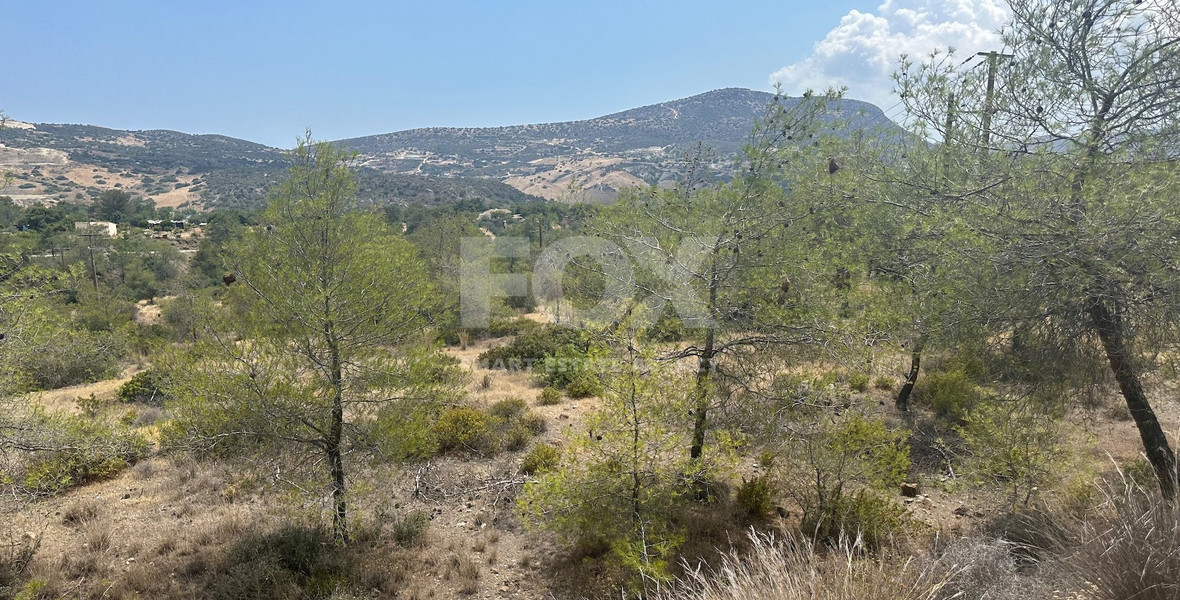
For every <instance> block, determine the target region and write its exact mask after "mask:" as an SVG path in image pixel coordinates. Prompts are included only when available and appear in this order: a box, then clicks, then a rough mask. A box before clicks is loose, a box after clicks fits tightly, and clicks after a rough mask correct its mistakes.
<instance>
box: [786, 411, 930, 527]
mask: <svg viewBox="0 0 1180 600" xmlns="http://www.w3.org/2000/svg"><path fill="white" fill-rule="evenodd" d="M809 419H813V420H814V422H815V424H814V425H811V426H809V427H802V426H800V427H799V428H798V431H797V435H795V436H793V439H792V441H791V445H790V446H789V447H788V450H789V456H790V457H791V459H792V461H793V463H794V464H792V465H791V466H790V468H788V470H787V471H786V475H785V477H786V478H787V480H786V482H785V486H784V492H785V493H787V494H788V495H790V496H791V497H792V498H794V499H795V501H796V502H797V503H798V505H799V507H800V508H801V509H802V511H803V522H804V523H805V524H807V525H808V527H807V528H806V529H805V532H806V533H808V534H809V535H811V534H815V535H816V536H817V537H818V538H819V539H824V540H827V541H832V540H834V539H836V538H835V537H832V536H837V537H838V535H839V533H840V528H841V527H847V526H851V525H857V526H861V525H863V526H865V527H867V526H869V525H872V523H871V522H867V523H864V524H861V523H860V521H859V520H858V519H859V518H860V517H861V516H864V517H865V518H866V519H867V518H868V517H874V516H885V515H884V514H882V515H877V513H879V512H882V511H884V508H882V507H879V506H877V505H878V504H879V502H878V500H879V498H877V497H876V496H875V495H874V494H873V491H874V490H876V491H881V492H883V493H889V492H892V491H893V490H896V489H897V486H898V485H899V484H900V483H901V481H902V480H903V478H904V477H905V475H906V473H907V472H908V470H909V466H910V459H909V444H908V443H907V441H906V440H907V437H908V433H907V432H896V431H891V430H890V429H889V428H888V427H887V426H886V424H885V422H884V421H882V420H880V419H877V418H869V417H866V416H864V415H861V414H859V413H856V412H853V411H846V412H844V413H842V414H838V415H836V416H835V417H834V418H833V417H830V416H827V415H826V414H823V413H822V412H819V411H817V414H813V415H810V416H809ZM854 490H860V491H859V492H857V493H856V495H852V494H853V491H854ZM878 508H880V509H881V510H880V511H876V512H873V511H874V510H876V509H878ZM886 512H887V511H886ZM862 513H863V514H862ZM846 533H849V534H850V535H855V534H856V531H855V530H850V531H846ZM869 533H871V532H869ZM866 535H867V534H866Z"/></svg>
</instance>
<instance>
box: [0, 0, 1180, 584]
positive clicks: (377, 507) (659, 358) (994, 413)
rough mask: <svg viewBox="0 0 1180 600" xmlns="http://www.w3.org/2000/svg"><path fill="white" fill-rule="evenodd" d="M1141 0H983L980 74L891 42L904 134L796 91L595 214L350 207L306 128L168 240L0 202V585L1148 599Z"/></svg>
mask: <svg viewBox="0 0 1180 600" xmlns="http://www.w3.org/2000/svg"><path fill="white" fill-rule="evenodd" d="M1160 6H1161V4H1159V3H1153V2H1146V3H1141V2H1130V1H1122V0H1118V1H1116V0H1102V1H1099V0H1091V1H1089V2H1082V3H1077V2H1074V3H1064V2H1050V1H1047V0H1037V1H1034V0H1012V8H1013V13H1014V21H1013V22H1012V23H1011V24H1010V25H1009V27H1008V28H1006V29H1005V36H1006V39H1007V41H1008V43H1009V45H1010V47H1012V48H1014V49H1015V50H1014V54H1015V56H1013V57H998V56H997V57H992V58H991V60H992V61H994V69H995V70H998V71H999V73H998V75H996V77H998V81H999V83H998V84H997V86H996V89H995V92H994V93H993V94H989V95H981V92H980V90H982V89H985V87H986V86H985V85H983V79H982V78H986V77H988V75H989V73H988V71H989V69H988V68H987V67H990V66H992V65H985V68H983V69H980V70H969V69H967V68H966V67H963V65H962V64H961V63H962V62H963V61H962V60H961V59H960V58H959V57H957V56H954V55H953V54H951V55H947V54H935V55H934V56H932V57H928V58H927V59H924V60H919V61H915V62H911V61H908V60H907V61H903V63H902V64H901V65H900V68H899V71H898V73H897V86H898V91H899V94H900V96H901V99H902V100H903V102H904V103H905V105H906V107H907V108H908V110H909V113H908V114H909V125H910V126H911V130H910V134H909V135H907V136H902V137H896V136H883V135H876V134H875V133H874V132H871V131H866V132H862V134H860V135H858V136H853V137H847V136H846V137H836V136H834V135H832V132H833V131H836V130H838V129H839V127H840V125H839V123H838V121H833V119H832V117H833V115H835V116H837V117H839V116H840V115H841V108H840V107H841V94H840V92H839V91H829V92H826V93H817V94H807V95H806V96H805V97H804V98H802V99H801V100H799V101H797V102H789V103H788V102H785V101H782V102H775V103H773V104H772V105H770V106H769V107H768V108H767V112H766V116H765V118H764V119H763V120H761V121H760V122H759V123H758V125H757V127H756V128H755V130H754V131H753V132H752V133H751V137H750V143H749V145H748V146H747V148H746V150H745V151H744V153H743V154H742V156H741V157H740V158H739V166H740V169H739V175H737V176H736V177H734V178H733V179H732V180H730V181H727V182H725V183H720V184H716V183H711V182H712V181H714V180H715V179H716V178H713V177H708V176H703V177H700V178H699V179H693V178H691V177H690V178H688V179H686V180H684V181H682V182H680V183H679V184H678V185H676V186H671V187H661V188H652V189H637V190H632V191H631V192H629V193H626V194H624V195H623V196H622V197H620V199H619V200H618V201H617V202H615V203H613V204H612V205H609V206H603V207H589V206H575V205H559V204H544V203H532V204H521V205H516V206H511V207H508V209H509V211H510V213H509V214H513V215H518V218H513V219H500V218H488V217H487V216H486V214H485V216H484V217H480V216H479V213H481V212H483V211H486V210H487V209H488V208H493V207H494V208H500V207H499V206H495V205H492V204H490V203H488V202H478V201H471V200H467V201H464V202H456V203H453V204H451V205H448V206H443V207H435V208H423V207H413V208H409V207H404V206H398V205H396V204H391V205H390V207H389V208H387V209H385V210H381V211H378V210H375V209H374V208H373V207H372V206H371V205H370V204H367V203H359V202H358V201H357V198H356V185H357V184H356V178H355V174H354V172H353V171H352V170H351V169H350V162H349V155H347V154H346V153H344V152H343V151H342V150H340V149H339V148H336V147H334V146H332V145H331V144H327V143H317V142H315V141H313V140H311V139H310V137H308V138H307V139H305V140H304V141H303V142H302V143H301V144H300V145H299V147H298V148H297V149H295V150H294V151H293V152H292V153H291V156H290V163H291V165H292V167H291V169H290V171H289V173H288V174H287V176H286V179H285V180H284V181H283V182H281V183H279V184H277V185H276V186H274V187H273V188H272V189H271V191H270V200H269V203H268V206H267V208H266V209H265V210H264V211H261V212H242V211H225V212H215V213H212V214H210V215H208V219H207V223H208V224H207V226H205V227H204V228H202V230H201V231H200V232H199V233H198V234H196V235H194V236H192V237H191V238H188V239H187V241H183V242H181V241H179V240H176V239H153V238H152V237H151V236H150V234H148V233H145V232H144V231H142V230H138V229H135V228H126V229H123V230H121V235H120V236H119V237H118V238H116V239H112V240H102V239H95V238H93V237H92V238H70V237H69V236H68V235H67V234H66V233H64V232H63V227H64V226H61V223H64V222H65V221H64V219H66V218H67V217H66V216H63V215H57V217H58V218H56V219H48V218H46V215H49V212H52V210H59V212H60V210H64V209H49V208H46V207H27V208H22V207H17V206H15V205H11V206H10V205H8V204H4V205H0V209H3V215H4V218H5V219H6V221H4V223H3V224H4V225H5V226H6V227H9V229H7V230H6V231H5V232H4V235H3V236H2V237H0V245H2V253H0V334H2V337H0V369H2V370H3V375H2V377H0V398H3V400H2V402H3V406H2V410H0V482H2V484H3V486H4V491H5V494H4V495H3V500H2V501H0V509H2V510H3V514H4V516H5V518H4V527H3V531H2V532H0V535H3V536H4V537H3V538H2V539H0V597H12V598H21V599H33V598H226V599H229V598H337V599H344V598H371V597H399V598H431V597H433V598H444V597H467V596H470V597H535V598H543V597H561V598H565V597H570V598H576V597H620V596H622V597H646V598H657V599H668V600H672V599H685V600H687V599H697V598H699V599H701V600H706V599H722V598H782V599H794V598H799V599H803V598H812V599H813V598H830V599H845V598H846V599H849V600H851V599H853V598H856V599H897V598H903V599H908V598H912V599H929V600H951V599H956V598H958V599H978V600H985V599H1001V600H1002V599H1006V598H1062V599H1065V598H1078V599H1096V600H1099V599H1100V600H1129V599H1136V600H1148V599H1174V598H1178V597H1180V508H1178V506H1177V503H1176V491H1177V478H1178V473H1177V464H1176V459H1175V454H1174V450H1173V448H1174V444H1175V440H1176V438H1175V435H1176V431H1177V430H1180V405H1177V403H1176V401H1175V398H1174V396H1175V390H1176V387H1177V385H1178V382H1180V373H1177V370H1176V350H1175V345H1176V342H1177V340H1180V330H1178V328H1177V324H1178V321H1177V315H1178V313H1180V302H1177V298H1178V297H1180V278H1178V277H1177V273H1178V271H1177V264H1178V262H1177V261H1180V249H1178V247H1177V238H1178V236H1180V208H1178V206H1177V204H1176V202H1175V196H1176V194H1175V191H1176V188H1177V182H1180V169H1178V163H1177V162H1176V149H1177V148H1178V147H1180V146H1178V145H1177V142H1178V141H1180V140H1178V139H1177V137H1176V135H1177V132H1180V127H1177V126H1178V125H1180V123H1178V122H1177V114H1180V111H1178V109H1180V91H1178V90H1180V74H1178V73H1177V72H1176V65H1180V23H1178V22H1177V20H1176V19H1177V15H1176V14H1173V13H1174V11H1165V10H1161V9H1160ZM1049 23H1052V24H1053V25H1052V26H1049V25H1047V24H1049ZM956 65H958V66H956ZM993 74H994V73H993ZM691 159H692V157H688V160H689V161H690V162H691ZM688 171H690V172H691V169H688ZM104 198H105V197H104ZM115 204H118V206H117V207H115V208H112V206H114V205H115ZM119 207H122V208H119ZM149 208H150V207H143V206H140V205H139V204H137V203H136V202H134V201H132V200H131V199H128V198H123V197H122V196H119V197H118V198H116V197H115V196H114V195H112V196H111V197H110V198H105V199H104V201H103V202H100V203H98V204H97V205H95V206H94V207H93V208H92V210H94V211H100V212H101V211H106V210H116V209H119V210H122V209H128V210H135V211H139V210H140V209H143V210H148V209H149ZM78 210H81V209H80V208H79V209H78ZM47 211H49V212H47ZM100 212H99V213H96V216H97V215H98V214H100ZM50 216H52V215H50ZM124 222H126V221H124ZM55 223H56V224H55ZM13 226H19V229H18V228H15V227H13ZM464 238H473V239H476V240H480V239H482V240H488V243H487V244H485V245H484V246H481V248H483V250H482V251H481V252H483V253H482V254H478V253H477V254H478V255H477V256H475V258H476V259H477V260H479V261H484V262H485V263H486V265H485V266H489V270H488V271H487V272H486V273H485V274H490V275H494V277H495V279H493V278H492V277H488V278H487V279H486V280H479V281H476V282H474V283H475V284H478V285H475V286H474V287H475V288H477V289H479V290H483V291H487V290H493V291H496V292H498V293H493V294H490V297H491V300H490V306H489V307H488V313H489V314H488V315H487V316H488V317H489V318H488V320H487V322H486V323H472V322H470V321H469V320H467V319H465V318H464V315H465V314H468V313H467V312H466V311H468V308H469V307H466V306H465V305H464V302H466V301H467V300H468V299H469V298H466V297H463V296H464V294H468V293H470V290H471V289H473V282H472V280H471V279H469V278H470V277H472V275H471V273H472V272H473V271H472V270H471V265H470V264H468V263H469V262H470V261H471V259H472V256H471V255H470V254H469V253H468V248H467V247H466V246H464V241H463V240H464ZM505 238H509V239H511V238H515V239H516V240H518V241H519V242H520V244H519V245H520V248H523V249H524V250H525V251H520V248H518V251H515V252H512V251H509V250H507V249H506V248H505V247H500V248H498V249H497V248H496V247H495V245H496V244H506V243H508V242H504V241H503V239H505ZM67 241H68V243H63V242H67ZM185 244H188V246H184V245H185ZM178 246H180V247H182V248H183V249H185V250H189V252H186V253H182V252H181V251H179V250H178ZM555 264H556V265H558V266H559V267H560V268H554V266H553V265H555ZM530 273H531V274H533V275H534V277H533V279H532V282H531V288H530V289H527V290H526V292H527V293H525V294H524V295H522V294H519V293H516V292H513V291H512V290H509V289H507V287H506V286H505V289H496V287H495V286H496V285H499V284H495V283H494V281H505V280H506V277H508V276H513V275H525V274H530ZM546 274H547V275H546ZM620 286H622V287H620ZM620 289H622V290H623V291H624V292H625V293H620V292H619V290H620ZM461 297H463V298H461Z"/></svg>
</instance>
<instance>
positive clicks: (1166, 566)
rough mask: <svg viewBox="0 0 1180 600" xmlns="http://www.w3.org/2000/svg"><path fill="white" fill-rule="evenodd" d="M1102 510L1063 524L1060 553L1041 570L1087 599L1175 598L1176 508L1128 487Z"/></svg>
mask: <svg viewBox="0 0 1180 600" xmlns="http://www.w3.org/2000/svg"><path fill="white" fill-rule="evenodd" d="M1104 508H1105V510H1103V511H1101V512H1099V513H1098V514H1097V515H1095V516H1092V517H1090V518H1088V519H1084V520H1083V519H1074V520H1067V521H1066V522H1065V523H1064V524H1063V530H1064V531H1065V535H1064V537H1063V539H1061V540H1059V542H1060V545H1061V547H1062V548H1063V551H1062V554H1061V556H1059V557H1058V558H1057V559H1056V560H1054V561H1052V562H1051V563H1050V564H1049V565H1047V568H1050V569H1052V571H1054V572H1056V573H1059V574H1060V575H1061V576H1063V577H1064V578H1065V579H1066V580H1067V581H1069V582H1071V583H1072V584H1073V586H1074V587H1075V588H1077V589H1079V590H1081V591H1082V593H1083V594H1084V595H1085V597H1087V598H1092V599H1093V600H1127V599H1133V600H1176V598H1180V506H1177V505H1176V504H1175V503H1173V504H1168V503H1165V502H1162V501H1160V500H1159V499H1158V497H1157V495H1156V494H1155V493H1154V492H1145V491H1143V490H1141V489H1139V488H1137V487H1135V486H1133V485H1128V486H1126V489H1124V490H1122V491H1120V492H1119V493H1117V494H1114V493H1111V494H1108V495H1107V503H1106V505H1105V507H1104Z"/></svg>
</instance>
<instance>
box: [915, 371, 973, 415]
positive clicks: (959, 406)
mask: <svg viewBox="0 0 1180 600" xmlns="http://www.w3.org/2000/svg"><path fill="white" fill-rule="evenodd" d="M916 391H917V392H918V394H917V395H916V398H915V400H917V401H920V402H925V403H926V404H928V405H929V406H930V408H932V409H933V410H934V412H935V414H937V415H938V416H939V417H943V418H946V419H949V420H952V421H955V422H958V421H961V420H963V418H964V417H965V416H966V415H967V413H968V412H970V411H971V409H973V408H975V406H976V404H978V402H979V391H978V389H977V388H976V386H975V384H974V383H973V382H972V381H971V379H970V378H969V377H968V376H967V372H966V371H964V370H962V369H956V370H953V371H943V372H939V373H930V374H928V375H927V376H926V377H925V378H924V379H921V380H919V383H918V388H917V390H916Z"/></svg>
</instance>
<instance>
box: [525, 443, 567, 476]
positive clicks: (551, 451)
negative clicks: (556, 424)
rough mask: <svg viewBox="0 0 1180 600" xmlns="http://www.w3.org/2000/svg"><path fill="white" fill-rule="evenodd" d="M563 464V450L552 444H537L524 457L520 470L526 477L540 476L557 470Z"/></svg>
mask: <svg viewBox="0 0 1180 600" xmlns="http://www.w3.org/2000/svg"><path fill="white" fill-rule="evenodd" d="M559 462H561V449H560V448H558V447H557V446H554V445H552V444H537V445H536V446H533V449H532V450H529V451H528V453H526V454H525V455H524V458H523V459H522V460H521V462H520V470H521V472H523V473H524V474H526V475H538V474H541V473H544V472H546V471H552V470H553V469H555V468H557V465H558V463H559Z"/></svg>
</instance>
